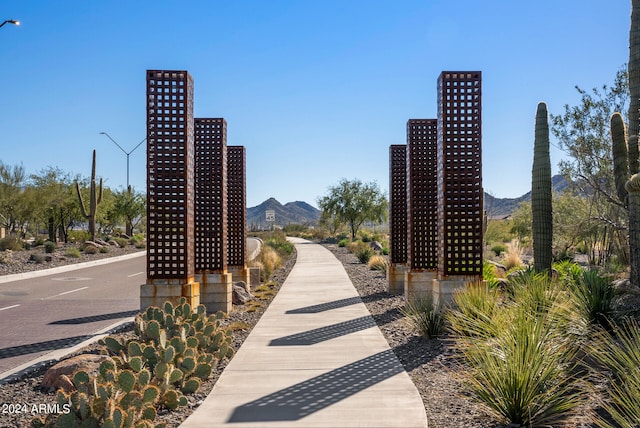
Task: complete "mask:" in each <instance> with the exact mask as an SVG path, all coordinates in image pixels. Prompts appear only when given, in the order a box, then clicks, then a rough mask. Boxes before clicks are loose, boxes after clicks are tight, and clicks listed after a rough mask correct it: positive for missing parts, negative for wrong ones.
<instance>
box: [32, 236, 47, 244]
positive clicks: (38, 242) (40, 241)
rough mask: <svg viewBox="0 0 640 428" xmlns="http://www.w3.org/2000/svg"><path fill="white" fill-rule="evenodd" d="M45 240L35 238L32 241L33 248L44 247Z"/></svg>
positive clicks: (39, 237) (40, 237)
mask: <svg viewBox="0 0 640 428" xmlns="http://www.w3.org/2000/svg"><path fill="white" fill-rule="evenodd" d="M44 243H45V240H44V238H43V237H42V236H37V237H36V238H35V239H34V240H33V246H34V247H39V246H40V245H44Z"/></svg>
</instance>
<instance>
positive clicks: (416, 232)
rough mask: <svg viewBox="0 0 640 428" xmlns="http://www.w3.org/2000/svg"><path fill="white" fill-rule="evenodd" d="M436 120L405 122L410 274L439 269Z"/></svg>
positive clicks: (410, 120)
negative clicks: (413, 271)
mask: <svg viewBox="0 0 640 428" xmlns="http://www.w3.org/2000/svg"><path fill="white" fill-rule="evenodd" d="M437 123H438V122H437V120H436V119H409V121H408V122H407V167H406V182H407V205H408V208H407V224H408V226H407V242H408V245H407V248H408V250H407V253H408V254H407V256H408V260H407V261H408V264H409V267H410V269H411V270H436V269H437V268H438V237H437V233H438V193H437V155H438V145H437V136H438V133H437Z"/></svg>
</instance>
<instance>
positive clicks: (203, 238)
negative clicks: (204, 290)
mask: <svg viewBox="0 0 640 428" xmlns="http://www.w3.org/2000/svg"><path fill="white" fill-rule="evenodd" d="M194 122H195V160H196V162H195V165H196V166H195V270H196V272H198V273H200V272H226V270H227V244H228V242H227V240H228V237H227V122H226V121H225V120H224V119H222V118H196V119H195V121H194Z"/></svg>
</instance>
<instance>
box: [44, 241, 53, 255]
mask: <svg viewBox="0 0 640 428" xmlns="http://www.w3.org/2000/svg"><path fill="white" fill-rule="evenodd" d="M55 250H56V243H55V242H51V241H47V242H45V243H44V252H45V253H53V252H54V251H55Z"/></svg>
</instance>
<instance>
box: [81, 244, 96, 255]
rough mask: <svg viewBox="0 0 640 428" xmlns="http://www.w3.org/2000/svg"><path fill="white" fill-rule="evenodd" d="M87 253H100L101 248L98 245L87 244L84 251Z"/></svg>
mask: <svg viewBox="0 0 640 428" xmlns="http://www.w3.org/2000/svg"><path fill="white" fill-rule="evenodd" d="M83 252H84V253H85V254H98V253H99V252H100V249H99V248H98V247H95V246H93V245H87V246H86V247H84V251H83Z"/></svg>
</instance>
